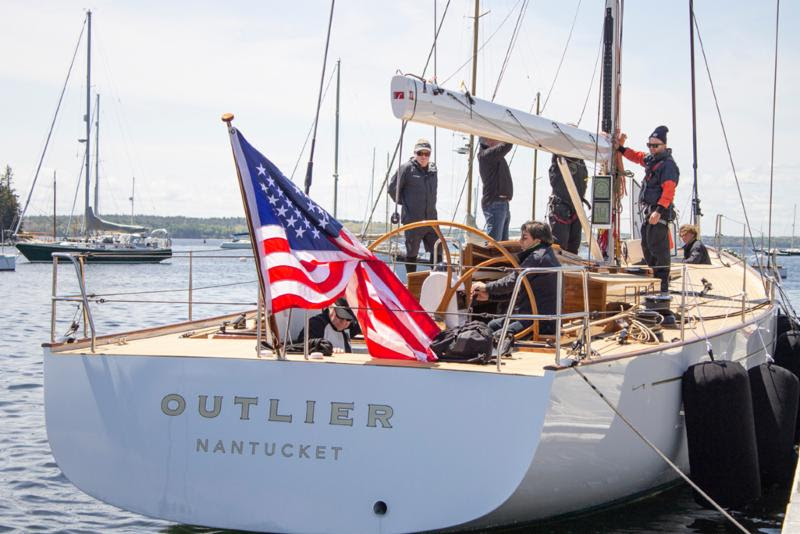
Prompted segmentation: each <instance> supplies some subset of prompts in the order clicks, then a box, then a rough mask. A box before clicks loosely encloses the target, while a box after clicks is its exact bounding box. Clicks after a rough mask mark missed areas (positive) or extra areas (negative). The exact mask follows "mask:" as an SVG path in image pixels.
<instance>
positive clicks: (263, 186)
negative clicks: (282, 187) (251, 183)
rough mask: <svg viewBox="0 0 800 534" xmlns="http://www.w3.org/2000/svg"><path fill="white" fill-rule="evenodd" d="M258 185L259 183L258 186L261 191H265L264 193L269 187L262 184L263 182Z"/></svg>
mask: <svg viewBox="0 0 800 534" xmlns="http://www.w3.org/2000/svg"><path fill="white" fill-rule="evenodd" d="M258 185H259V186H261V190H262V191H264V192H265V193H266V192H267V191H269V189H268V188H267V186H266V185H264V184H258Z"/></svg>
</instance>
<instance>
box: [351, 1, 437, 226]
mask: <svg viewBox="0 0 800 534" xmlns="http://www.w3.org/2000/svg"><path fill="white" fill-rule="evenodd" d="M450 1H451V0H447V4H446V5H445V6H444V12H443V13H442V19H441V21H440V22H439V28H438V29H437V30H436V34H435V35H434V36H433V44H431V50H430V52H429V53H428V59H427V60H426V61H425V66H424V67H423V68H422V76H421V78H422V79H424V78H425V73H426V72H427V70H428V64H429V63H430V60H431V56H432V55H433V50H434V49H435V48H436V41H437V40H438V39H439V32H440V31H442V26H443V25H444V20H445V18H446V17H447V10H448V8H449V7H450ZM407 124H408V123H407V122H406V121H402V125H401V127H400V137H399V138H398V139H397V144H396V145H395V147H394V153H393V154H392V159H391V161H390V162H389V165H388V166H387V169H386V176H384V178H383V183H382V184H381V188H380V189H379V190H378V194H377V195H376V196H375V203H374V204H373V205H372V210H370V212H369V219H367V221H366V223H365V224H364V228H369V225H370V224H371V223H372V217H373V215H374V214H375V208H377V207H378V202H380V200H381V195H382V194H383V188H384V187H386V185H387V183H388V182H389V176H390V175H391V173H392V166H393V165H394V161H395V159H397V153H398V152H399V151H400V146H401V145H402V142H403V134H404V133H405V131H406V125H407ZM396 210H397V206H396V203H395V211H396ZM387 223H388V221H387ZM365 236H366V230H364V232H362V233H361V236H360V237H361V239H364V237H365Z"/></svg>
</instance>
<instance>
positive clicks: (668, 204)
mask: <svg viewBox="0 0 800 534" xmlns="http://www.w3.org/2000/svg"><path fill="white" fill-rule="evenodd" d="M668 131H669V129H668V128H667V127H666V126H658V127H656V129H655V130H653V133H651V134H650V137H649V138H648V142H647V148H648V150H649V152H650V153H649V154H645V153H644V152H637V151H636V150H633V149H632V148H627V147H625V141H626V140H627V138H628V136H627V135H625V134H624V133H623V134H620V135H619V138H618V139H617V141H616V145H617V150H618V151H619V152H620V153H621V154H622V155H623V156H625V159H628V160H630V161H633V162H634V163H638V164H639V165H642V166H643V167H644V168H645V175H644V180H643V181H642V189H641V191H640V192H639V210H640V211H641V213H642V219H643V220H644V223H643V224H642V233H641V235H642V252H643V253H644V260H645V261H646V262H647V265H649V266H650V267H652V268H653V275H654V276H655V277H656V278H658V279H660V280H661V292H662V293H667V292H669V269H670V254H671V251H670V239H669V223H670V222H671V221H673V220H675V206H674V205H673V203H672V201H673V200H674V198H675V188H676V187H678V179H679V178H680V170H679V169H678V165H677V164H676V163H675V160H674V159H672V149H671V148H667V132H668Z"/></svg>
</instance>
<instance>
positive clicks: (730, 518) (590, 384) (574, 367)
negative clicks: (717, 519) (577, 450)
mask: <svg viewBox="0 0 800 534" xmlns="http://www.w3.org/2000/svg"><path fill="white" fill-rule="evenodd" d="M572 370H573V371H575V372H576V373H578V376H580V377H581V378H583V381H584V382H586V384H587V385H588V386H589V387H590V388H592V390H593V391H594V392H595V393H597V394H598V395H599V396H600V398H601V399H603V402H605V403H606V404H607V405H608V407H609V408H611V411H613V412H614V413H615V414H616V415H617V417H619V418H620V419H621V420H622V422H623V423H625V424H626V425H627V426H628V428H630V429H631V431H633V433H634V434H636V435H637V436H638V437H639V438H640V439H641V440H642V441H644V442H645V443H646V444H647V446H648V447H650V448H651V449H653V451H655V453H656V454H658V455H659V456H660V457H661V459H662V460H664V461H665V462H666V463H667V465H669V466H670V467H671V468H672V469H673V470H674V471H675V472H676V473H678V475H679V476H680V477H681V478H682V479H683V480H684V481H686V483H687V484H689V485H690V486H691V487H692V489H694V490H695V491H696V492H697V493H699V494H700V495H702V497H703V498H704V499H705V500H707V501H708V502H709V503H710V504H711V505H712V506H713V507H714V508H716V509H717V511H719V513H721V514H722V515H723V516H725V519H727V520H728V521H730V522H731V523H733V525H734V526H736V528H738V529H739V530H741V531H742V532H745V533H746V534H749V532H748V530H747V529H746V528H744V527H743V526H742V524H741V523H739V522H738V521H736V519H734V518H733V516H731V515H730V514H729V513H728V512H726V511H725V509H724V508H723V507H721V506H720V505H719V504H717V503H716V502H715V501H714V499H712V498H711V497H710V496H709V495H708V494H707V493H706V492H705V491H703V490H702V489H700V486H698V485H697V484H695V483H694V482H693V481H692V479H690V478H689V477H688V476H686V475H685V474H684V473H683V471H681V469H680V468H679V467H678V466H677V465H675V464H674V463H673V462H672V460H670V459H669V458H667V456H666V455H665V454H664V453H663V452H661V451H660V450H659V449H658V447H656V446H655V445H654V444H653V443H652V442H651V441H650V440H649V439H647V438H646V437H645V436H644V435H643V434H642V433H641V432H639V431H638V430H637V429H636V427H635V426H633V423H631V422H630V421H628V418H627V417H625V416H624V415H622V413H620V411H619V410H617V409H616V408H615V407H614V405H613V404H611V402H610V401H609V400H608V399H607V398H606V397H605V395H603V393H602V392H601V391H600V390H599V389H597V386H595V385H594V384H593V383H592V382H590V381H589V379H588V378H586V375H584V374H583V373H582V372H580V371H579V370H578V368H577V366H574V365H573V366H572Z"/></svg>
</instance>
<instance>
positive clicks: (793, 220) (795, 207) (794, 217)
mask: <svg viewBox="0 0 800 534" xmlns="http://www.w3.org/2000/svg"><path fill="white" fill-rule="evenodd" d="M796 222H797V204H795V205H794V215H792V246H791V247H789V248H794V223H796Z"/></svg>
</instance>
